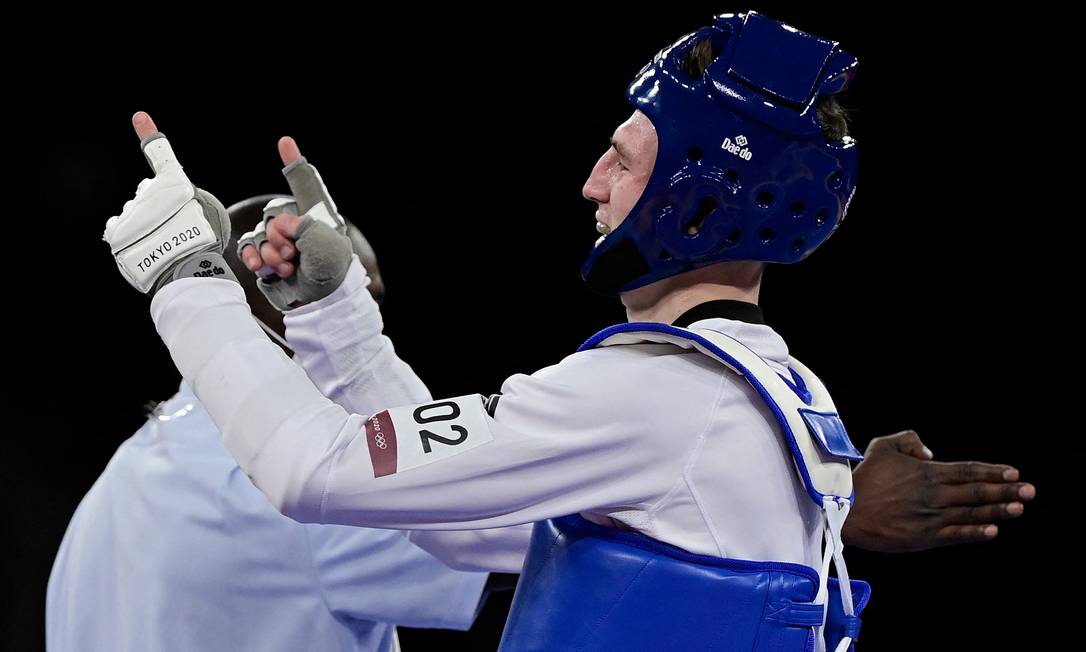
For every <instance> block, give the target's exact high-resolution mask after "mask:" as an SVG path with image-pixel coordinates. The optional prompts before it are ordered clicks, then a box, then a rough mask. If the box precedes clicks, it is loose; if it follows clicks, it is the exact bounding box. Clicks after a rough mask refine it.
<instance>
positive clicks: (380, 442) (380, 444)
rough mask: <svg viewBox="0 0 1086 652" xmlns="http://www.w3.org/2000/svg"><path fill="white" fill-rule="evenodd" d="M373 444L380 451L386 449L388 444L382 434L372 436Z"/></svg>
mask: <svg viewBox="0 0 1086 652" xmlns="http://www.w3.org/2000/svg"><path fill="white" fill-rule="evenodd" d="M373 442H374V443H375V444H377V448H380V449H381V450H384V449H386V448H388V442H387V441H385V434H384V433H382V432H379V433H377V434H376V435H374V437H373Z"/></svg>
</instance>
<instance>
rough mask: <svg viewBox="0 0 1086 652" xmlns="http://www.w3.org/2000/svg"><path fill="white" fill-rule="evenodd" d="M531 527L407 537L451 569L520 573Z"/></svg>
mask: <svg viewBox="0 0 1086 652" xmlns="http://www.w3.org/2000/svg"><path fill="white" fill-rule="evenodd" d="M531 537H532V524H531V523H525V524H523V525H513V526H510V527H502V528H491V529H487V530H412V531H411V532H408V533H407V538H408V539H410V540H411V542H412V543H414V544H415V545H417V546H418V547H420V548H422V549H423V550H425V551H426V552H428V553H430V554H431V555H433V556H435V557H437V558H438V559H440V560H442V561H443V562H445V563H446V564H447V565H448V566H449V567H450V568H455V569H457V570H462V571H485V572H490V573H520V570H521V568H522V567H523V566H524V557H525V555H527V553H528V543H529V541H530V540H531Z"/></svg>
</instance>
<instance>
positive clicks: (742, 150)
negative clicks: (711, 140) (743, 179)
mask: <svg viewBox="0 0 1086 652" xmlns="http://www.w3.org/2000/svg"><path fill="white" fill-rule="evenodd" d="M746 144H747V137H746V136H744V135H742V134H740V135H738V136H736V137H735V142H732V139H731V138H725V139H724V142H723V143H721V144H720V149H722V150H724V151H726V152H729V153H731V154H735V155H736V156H738V157H739V158H741V159H743V160H744V161H749V160H750V159H751V157H752V156H754V152H752V151H750V150H749V149H747V147H746Z"/></svg>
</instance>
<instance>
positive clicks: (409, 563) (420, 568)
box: [306, 526, 487, 629]
mask: <svg viewBox="0 0 1086 652" xmlns="http://www.w3.org/2000/svg"><path fill="white" fill-rule="evenodd" d="M306 536H308V537H309V542H310V548H311V550H312V551H313V564H314V568H315V569H316V573H317V579H318V583H319V585H320V587H321V592H322V594H323V596H324V600H325V602H326V603H327V604H328V608H329V610H331V612H332V613H333V614H335V615H337V616H344V617H348V618H354V619H356V620H367V621H380V622H389V623H395V624H397V625H404V626H406V627H441V628H446V629H468V628H469V627H471V624H472V622H474V620H475V615H476V613H477V612H478V608H479V600H480V598H481V597H482V593H483V587H484V586H485V585H486V580H487V574H486V573H465V572H461V571H457V570H452V569H450V568H449V567H448V566H446V565H445V564H443V563H441V562H440V561H438V560H437V559H435V558H434V557H433V556H431V555H430V554H429V553H427V552H425V551H424V550H422V549H420V548H419V547H417V546H415V545H414V544H412V543H411V542H410V541H408V540H407V539H406V538H404V537H403V535H402V534H401V533H399V532H396V531H394V530H384V531H382V530H373V529H365V530H361V529H355V528H341V527H333V526H326V527H323V528H322V527H308V528H306Z"/></svg>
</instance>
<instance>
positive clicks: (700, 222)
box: [683, 197, 717, 238]
mask: <svg viewBox="0 0 1086 652" xmlns="http://www.w3.org/2000/svg"><path fill="white" fill-rule="evenodd" d="M716 208H717V203H716V199H715V198H713V197H702V199H701V202H700V203H699V204H698V211H697V212H696V213H694V217H693V218H691V219H690V220H689V221H688V222H686V223H685V224H683V233H685V234H686V235H687V236H688V237H691V238H692V237H694V236H696V235H697V234H698V233H700V232H701V227H702V226H704V225H705V220H706V219H708V217H709V216H710V215H711V214H712V213H713V211H715V210H716Z"/></svg>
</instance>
